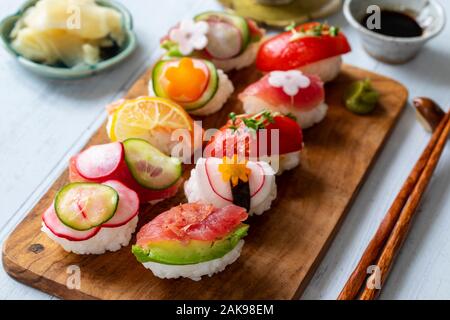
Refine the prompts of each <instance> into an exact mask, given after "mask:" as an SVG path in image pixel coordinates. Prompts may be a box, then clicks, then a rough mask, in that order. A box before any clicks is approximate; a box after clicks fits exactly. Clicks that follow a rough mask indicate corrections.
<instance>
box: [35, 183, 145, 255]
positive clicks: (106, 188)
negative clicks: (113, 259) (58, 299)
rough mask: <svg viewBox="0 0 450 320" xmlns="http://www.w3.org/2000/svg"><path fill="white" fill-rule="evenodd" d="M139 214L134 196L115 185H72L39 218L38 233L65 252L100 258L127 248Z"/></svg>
mask: <svg viewBox="0 0 450 320" xmlns="http://www.w3.org/2000/svg"><path fill="white" fill-rule="evenodd" d="M138 211H139V199H138V196H137V194H136V192H134V191H133V190H131V189H129V188H127V187H126V186H125V185H123V184H122V183H120V182H118V181H115V180H110V181H106V182H105V183H104V184H97V183H71V184H68V185H66V186H65V187H63V188H62V189H61V190H60V191H59V192H58V194H57V195H56V197H55V201H54V203H53V204H52V205H51V206H50V207H49V208H48V209H47V210H46V211H45V212H44V214H43V215H42V228H41V230H42V232H44V233H45V234H46V235H47V236H48V237H49V238H50V239H52V240H53V241H55V242H56V243H58V244H59V245H60V246H61V247H62V248H63V249H64V250H65V251H67V252H73V253H76V254H102V253H105V252H106V251H117V250H119V249H120V248H122V247H123V246H127V245H128V243H129V242H130V239H131V235H132V234H133V233H134V231H135V230H136V226H137V223H138V216H137V215H138Z"/></svg>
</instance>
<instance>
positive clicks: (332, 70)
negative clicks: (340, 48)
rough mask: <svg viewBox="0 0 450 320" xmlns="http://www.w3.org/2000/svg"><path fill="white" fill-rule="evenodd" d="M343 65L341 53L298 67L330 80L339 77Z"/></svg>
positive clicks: (322, 78)
mask: <svg viewBox="0 0 450 320" xmlns="http://www.w3.org/2000/svg"><path fill="white" fill-rule="evenodd" d="M341 66H342V58H341V56H340V55H339V56H335V57H331V58H327V59H323V60H320V61H317V62H314V63H310V64H307V65H306V66H303V67H300V68H298V70H300V71H302V72H303V73H305V74H315V75H317V76H319V78H320V79H321V80H322V81H323V82H329V81H331V80H333V79H334V78H336V77H337V75H338V74H339V72H340V71H341Z"/></svg>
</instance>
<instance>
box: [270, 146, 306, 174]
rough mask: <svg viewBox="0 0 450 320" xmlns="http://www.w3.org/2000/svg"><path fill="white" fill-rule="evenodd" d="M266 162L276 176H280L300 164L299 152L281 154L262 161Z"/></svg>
mask: <svg viewBox="0 0 450 320" xmlns="http://www.w3.org/2000/svg"><path fill="white" fill-rule="evenodd" d="M263 160H264V161H267V162H268V163H269V164H270V166H271V167H272V169H273V170H274V171H275V172H276V175H277V176H279V175H281V174H282V173H283V172H284V171H288V170H291V169H294V168H295V167H297V166H298V165H299V164H300V150H299V151H294V152H289V153H285V154H282V155H280V156H278V155H276V156H270V157H265V158H264V159H263Z"/></svg>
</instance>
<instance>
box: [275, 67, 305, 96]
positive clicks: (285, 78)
mask: <svg viewBox="0 0 450 320" xmlns="http://www.w3.org/2000/svg"><path fill="white" fill-rule="evenodd" d="M269 84H270V85H271V86H272V87H275V88H283V91H284V93H286V94H287V95H288V96H291V97H293V96H295V95H297V93H298V92H299V90H300V89H304V88H308V87H309V85H310V84H311V81H310V80H309V78H308V77H306V76H305V75H303V73H302V72H301V71H299V70H289V71H272V72H271V73H270V75H269Z"/></svg>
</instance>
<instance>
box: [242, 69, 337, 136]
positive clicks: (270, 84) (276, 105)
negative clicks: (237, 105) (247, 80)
mask: <svg viewBox="0 0 450 320" xmlns="http://www.w3.org/2000/svg"><path fill="white" fill-rule="evenodd" d="M239 99H240V100H241V101H242V103H243V107H244V110H245V112H246V113H249V114H255V113H258V112H261V111H264V110H270V111H278V112H281V113H284V114H289V115H291V116H293V117H295V118H296V119H297V123H298V124H299V125H300V127H301V128H302V129H307V128H309V127H311V126H313V125H314V124H316V123H318V122H320V121H322V120H323V118H325V116H326V114H327V111H328V106H327V104H326V103H325V90H324V87H323V82H322V81H321V80H320V79H319V77H318V76H315V75H306V74H303V73H302V72H301V71H299V70H289V71H272V72H270V73H269V74H267V75H265V76H264V77H262V78H261V79H260V80H258V81H257V82H255V83H253V84H251V85H250V86H248V87H247V88H246V89H245V90H244V91H243V92H242V93H240V94H239Z"/></svg>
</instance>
